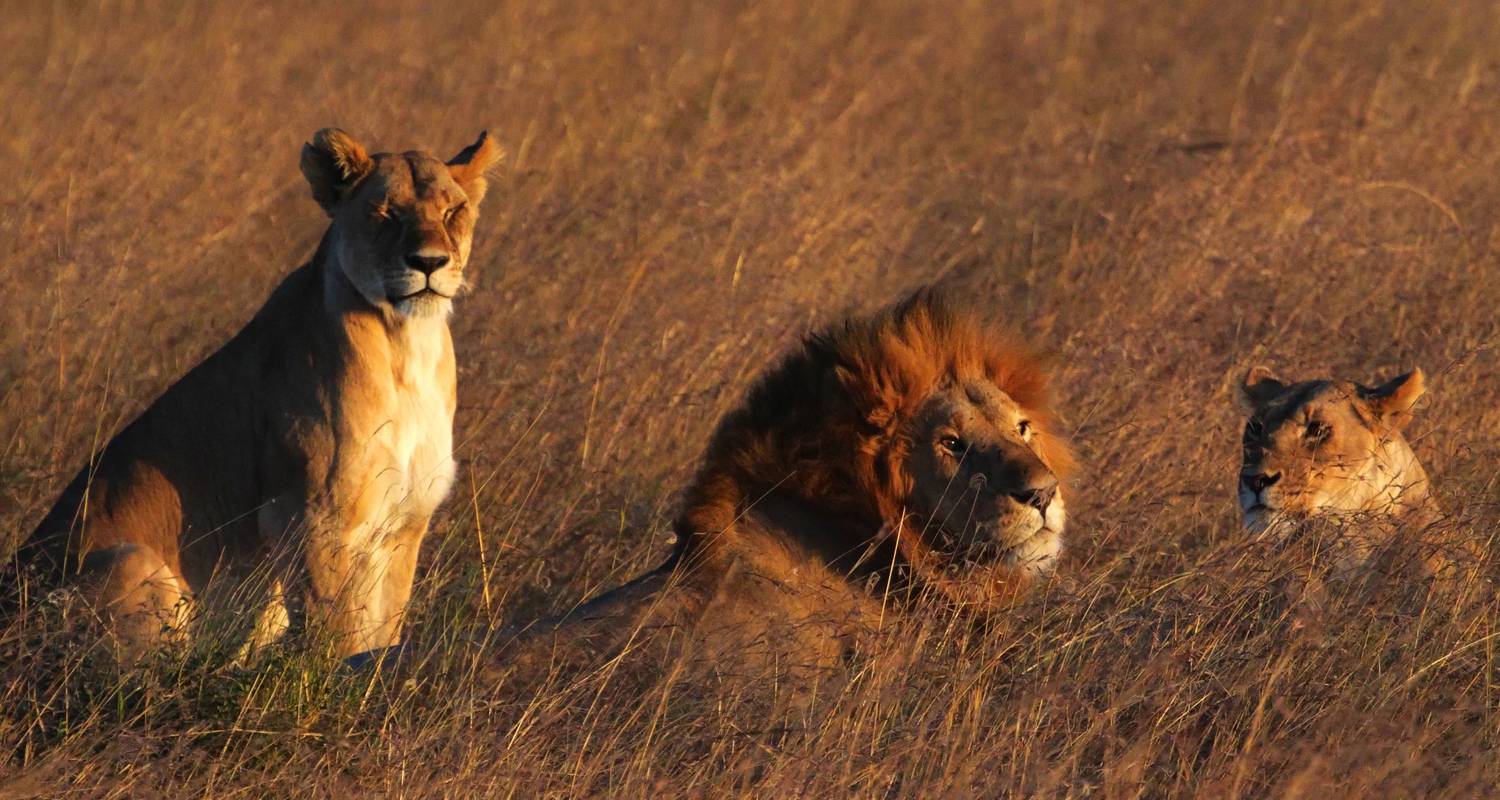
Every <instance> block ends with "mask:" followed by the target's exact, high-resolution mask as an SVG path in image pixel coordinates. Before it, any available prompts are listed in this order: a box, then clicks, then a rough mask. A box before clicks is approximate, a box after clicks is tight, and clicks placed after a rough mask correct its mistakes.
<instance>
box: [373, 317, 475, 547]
mask: <svg viewBox="0 0 1500 800" xmlns="http://www.w3.org/2000/svg"><path fill="white" fill-rule="evenodd" d="M392 350H393V352H392V359H391V385H390V393H389V394H388V395H386V398H385V399H386V406H387V411H386V414H385V415H384V416H386V417H388V418H389V419H388V421H385V422H382V423H381V424H379V425H378V426H377V427H376V428H375V430H374V431H371V432H370V433H371V442H370V444H371V447H370V448H369V449H368V452H369V454H370V456H371V458H370V460H369V461H368V462H366V463H364V464H361V465H357V466H356V467H355V468H356V469H358V470H361V471H363V472H365V475H364V476H362V477H363V478H364V480H365V481H367V482H369V483H370V484H372V485H373V486H375V487H378V491H379V494H378V496H376V497H374V498H372V499H373V500H374V501H375V504H376V505H377V506H378V509H376V510H375V516H376V517H377V518H385V519H387V520H390V521H391V522H393V523H409V522H415V521H423V520H426V519H427V518H428V517H430V516H431V515H432V513H433V511H435V510H436V509H437V507H438V506H439V505H440V504H441V503H442V502H443V499H444V498H446V497H447V496H448V491H449V489H450V488H451V487H452V485H453V475H454V463H453V412H454V398H453V390H454V384H453V381H454V375H453V350H452V344H451V340H450V338H449V335H448V329H447V324H446V321H445V320H443V319H424V320H412V321H409V322H408V323H406V325H405V329H404V330H403V331H402V332H401V334H400V335H398V336H395V337H393V339H392Z"/></svg>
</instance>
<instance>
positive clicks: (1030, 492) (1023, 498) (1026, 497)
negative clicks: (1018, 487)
mask: <svg viewBox="0 0 1500 800" xmlns="http://www.w3.org/2000/svg"><path fill="white" fill-rule="evenodd" d="M1010 496H1011V497H1012V498H1014V499H1015V501H1016V502H1017V503H1023V504H1025V505H1028V506H1031V507H1032V508H1034V509H1036V510H1037V511H1040V512H1042V513H1044V514H1045V513H1047V506H1049V505H1052V498H1053V497H1056V496H1057V484H1055V483H1054V484H1052V485H1051V486H1044V487H1041V488H1038V489H1024V490H1022V491H1019V492H1011V493H1010Z"/></svg>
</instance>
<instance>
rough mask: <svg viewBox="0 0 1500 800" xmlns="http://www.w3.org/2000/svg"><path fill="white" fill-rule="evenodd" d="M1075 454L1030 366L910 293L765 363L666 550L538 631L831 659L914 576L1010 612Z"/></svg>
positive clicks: (927, 297) (1047, 535)
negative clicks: (654, 635) (653, 564)
mask: <svg viewBox="0 0 1500 800" xmlns="http://www.w3.org/2000/svg"><path fill="white" fill-rule="evenodd" d="M956 444H957V445H961V447H957V446H955V445H956ZM1072 466H1073V456H1072V453H1071V451H1070V450H1069V448H1068V445H1067V443H1066V441H1065V440H1064V439H1063V438H1062V436H1061V435H1060V434H1059V433H1058V432H1057V429H1056V422H1055V420H1054V417H1053V415H1052V413H1051V412H1050V409H1049V405H1048V400H1047V375H1046V372H1045V370H1044V368H1043V367H1042V365H1041V362H1040V361H1039V360H1038V359H1037V358H1036V357H1035V356H1034V355H1033V354H1032V353H1031V351H1030V350H1029V349H1027V348H1026V347H1025V346H1023V345H1021V344H1020V343H1019V342H1018V341H1016V340H1014V339H1012V338H1011V337H1009V336H1007V335H1004V334H1003V333H1000V332H997V331H995V330H993V329H992V328H990V327H987V326H985V325H982V324H981V323H980V322H978V321H977V320H976V319H975V318H974V317H973V316H971V315H969V314H965V313H961V312H957V311H954V310H952V309H950V308H949V307H947V306H946V305H944V303H942V302H941V301H939V300H938V299H937V298H936V297H934V296H933V295H932V294H931V293H928V292H919V293H917V294H916V295H914V296H912V297H911V298H909V299H907V300H905V301H903V302H901V303H899V304H897V305H895V306H894V307H891V308H889V309H886V310H884V311H882V312H880V313H877V314H875V315H872V316H869V317H863V318H857V319H853V320H850V321H847V322H845V323H843V324H841V325H838V326H835V327H833V328H831V329H829V330H827V331H825V332H822V333H818V334H815V335H812V336H810V337H808V338H807V340H806V341H805V342H804V343H803V346H802V347H801V348H800V349H799V350H797V351H796V352H794V353H793V354H791V355H790V356H789V357H787V358H786V359H785V360H784V361H782V362H781V363H780V364H779V365H777V366H776V367H774V368H773V369H771V370H770V371H769V372H767V373H766V374H765V375H764V376H763V377H762V378H761V379H760V380H759V381H758V382H757V384H756V385H755V386H754V387H753V388H752V389H751V391H750V392H749V394H748V396H747V397H746V399H745V400H744V402H743V403H742V404H741V405H740V407H739V408H738V409H736V410H735V411H733V412H731V413H729V414H728V415H727V416H726V417H725V418H724V419H723V420H722V421H721V423H720V425H719V427H718V430H717V432H716V433H715V434H714V436H713V439H712V441H711V443H710V444H709V447H708V450H707V453H706V455H705V457H704V460H703V464H702V466H701V468H700V469H699V471H698V474H697V477H696V478H695V479H694V481H693V482H692V484H691V486H690V488H689V489H688V491H687V493H686V499H685V502H684V505H683V508H682V510H681V513H680V514H679V516H678V519H677V522H676V531H677V536H678V541H677V546H676V548H675V551H674V553H673V555H672V557H671V558H670V559H669V561H668V562H667V563H666V564H665V565H664V566H663V567H661V568H659V569H658V570H656V571H655V572H652V573H649V574H647V575H645V576H643V577H642V578H640V579H638V580H636V581H635V582H633V583H631V584H628V585H627V586H625V587H623V588H622V589H619V590H616V591H615V592H611V593H609V594H606V595H604V596H602V597H600V598H597V599H595V600H593V601H591V602H589V603H586V604H585V605H583V606H582V607H580V608H579V609H577V610H575V611H574V612H573V613H572V614H571V615H569V616H568V617H567V618H566V619H565V620H564V621H563V622H562V623H561V624H556V623H553V624H550V625H544V626H543V629H544V630H547V631H551V632H555V633H556V634H557V637H558V638H557V641H558V642H559V643H561V644H563V645H565V646H567V645H571V644H574V643H577V642H579V641H581V642H582V643H583V644H584V647H585V649H586V650H587V651H589V652H590V653H592V654H595V655H597V654H600V653H602V652H604V651H607V650H609V649H610V648H611V647H615V646H618V644H619V640H620V638H621V637H622V636H623V635H625V634H627V633H632V632H634V631H636V630H638V629H640V628H641V627H642V626H645V627H659V626H667V627H672V628H682V629H686V630H688V631H690V632H691V633H690V636H689V640H690V641H692V642H693V643H695V645H696V646H698V647H699V648H703V647H706V648H707V649H708V650H709V651H710V652H724V653H733V655H734V658H736V659H737V660H744V659H745V658H747V657H749V656H748V655H747V654H748V653H751V652H763V653H765V652H769V653H784V652H786V651H787V650H788V649H790V650H793V651H794V652H796V653H798V654H801V655H802V656H804V657H806V658H808V659H810V660H813V661H817V662H824V661H826V660H827V659H828V658H830V657H833V656H836V655H837V653H838V652H839V650H840V648H841V647H843V646H844V645H845V644H846V643H847V641H848V640H849V638H850V637H851V636H853V635H855V633H857V631H858V630H860V629H861V628H863V627H865V626H868V625H869V624H871V623H872V622H873V621H874V620H875V619H877V618H879V617H880V616H882V615H883V614H884V613H886V612H887V611H890V612H895V611H896V610H898V608H899V607H900V606H901V604H902V602H903V598H905V597H906V596H907V595H908V594H909V593H911V592H913V591H921V590H923V589H930V590H932V591H935V592H936V593H937V594H938V595H939V596H940V597H943V598H946V599H947V600H950V601H953V602H956V603H958V604H962V605H965V606H967V607H970V608H973V609H977V610H996V609H1003V608H1005V607H1006V606H1007V604H1009V603H1010V602H1011V601H1012V600H1013V599H1014V598H1015V597H1016V596H1017V595H1018V594H1019V593H1020V592H1021V591H1023V590H1025V589H1026V588H1027V587H1029V586H1030V585H1031V584H1033V583H1034V582H1035V581H1036V580H1037V579H1038V578H1039V577H1041V576H1043V575H1045V574H1047V573H1050V572H1051V570H1052V568H1053V566H1054V565H1055V562H1056V557H1057V552H1058V548H1059V546H1060V536H1061V533H1062V530H1061V529H1062V525H1063V509H1062V506H1063V503H1062V498H1061V496H1060V494H1058V493H1057V478H1058V477H1059V476H1061V475H1064V474H1066V473H1067V472H1068V470H1069V469H1071V468H1072ZM773 621H774V622H775V623H784V624H782V625H780V628H779V632H778V630H777V629H776V626H773V624H772V622H773ZM786 637H791V638H790V639H787V638H786Z"/></svg>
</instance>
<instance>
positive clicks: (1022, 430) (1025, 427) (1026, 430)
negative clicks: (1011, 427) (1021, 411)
mask: <svg viewBox="0 0 1500 800" xmlns="http://www.w3.org/2000/svg"><path fill="white" fill-rule="evenodd" d="M1016 432H1017V433H1019V434H1021V436H1023V437H1026V436H1030V435H1031V420H1029V419H1023V420H1021V421H1020V422H1017V423H1016Z"/></svg>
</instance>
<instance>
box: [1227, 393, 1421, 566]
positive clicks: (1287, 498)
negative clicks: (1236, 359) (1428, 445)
mask: <svg viewBox="0 0 1500 800" xmlns="http://www.w3.org/2000/svg"><path fill="white" fill-rule="evenodd" d="M1425 390H1426V379H1425V376H1424V375H1423V373H1422V371H1421V370H1415V371H1413V372H1410V373H1408V374H1405V375H1402V376H1399V377H1397V378H1394V379H1392V380H1390V381H1389V382H1386V383H1384V384H1381V385H1379V386H1376V387H1374V388H1370V387H1366V386H1361V385H1359V384H1356V383H1352V382H1350V381H1343V380H1331V379H1330V380H1310V381H1301V382H1283V381H1281V380H1279V379H1277V378H1275V377H1274V376H1272V375H1271V373H1270V372H1269V371H1268V370H1265V369H1263V368H1256V369H1253V370H1251V371H1250V372H1249V373H1248V374H1247V375H1246V376H1245V379H1244V380H1243V381H1242V382H1241V384H1240V386H1239V387H1238V397H1239V400H1240V404H1241V406H1242V407H1243V408H1244V409H1245V410H1246V411H1247V412H1248V413H1249V419H1248V420H1247V422H1246V424H1245V432H1244V441H1243V454H1244V457H1243V461H1242V464H1241V467H1240V474H1239V480H1238V481H1237V495H1238V499H1239V507H1240V512H1241V514H1242V516H1243V518H1244V522H1245V526H1246V527H1247V528H1248V529H1249V530H1250V531H1252V532H1253V533H1255V534H1257V535H1260V536H1266V537H1271V538H1272V539H1278V540H1279V539H1285V538H1287V537H1288V536H1290V535H1292V534H1293V533H1294V532H1295V531H1296V530H1297V529H1298V527H1299V523H1300V522H1302V521H1307V520H1316V521H1321V522H1330V523H1334V525H1335V527H1336V529H1338V530H1340V531H1342V533H1341V534H1340V536H1339V539H1340V541H1338V542H1337V543H1336V544H1337V545H1338V546H1339V560H1340V566H1341V568H1343V569H1345V570H1347V569H1349V568H1352V567H1356V566H1359V565H1361V564H1364V563H1366V562H1367V561H1368V560H1369V559H1370V557H1371V556H1372V555H1373V554H1374V553H1375V552H1377V551H1378V550H1380V549H1381V548H1383V547H1385V546H1387V545H1389V544H1391V538H1390V537H1391V536H1392V535H1394V534H1395V533H1396V532H1397V531H1398V530H1399V529H1402V528H1405V529H1406V530H1408V531H1411V532H1413V533H1420V532H1421V531H1422V529H1423V528H1424V527H1427V526H1430V525H1432V524H1433V523H1434V522H1435V521H1436V520H1437V519H1438V518H1439V516H1440V513H1439V509H1438V506H1437V503H1436V500H1435V499H1434V497H1433V495H1432V491H1431V484H1430V482H1429V480H1428V477H1427V473H1426V471H1425V470H1424V469H1423V468H1422V465H1421V463H1420V462H1419V461H1418V460H1417V457H1416V454H1415V453H1414V452H1412V449H1411V446H1410V445H1409V444H1408V443H1407V441H1406V438H1405V436H1403V435H1402V429H1403V428H1404V427H1405V426H1406V424H1407V423H1408V422H1409V421H1410V420H1411V416H1412V408H1413V406H1414V405H1415V403H1416V402H1417V400H1418V399H1419V398H1420V397H1421V396H1422V394H1423V392H1424V391H1425ZM1398 523H1399V524H1398ZM1450 555H1451V553H1446V552H1437V553H1435V554H1434V555H1433V557H1432V558H1430V559H1428V564H1427V566H1428V567H1429V569H1437V568H1440V567H1441V566H1443V565H1444V564H1445V563H1446V559H1447V557H1448V556H1450Z"/></svg>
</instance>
